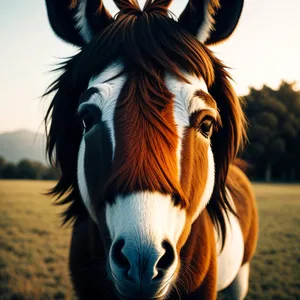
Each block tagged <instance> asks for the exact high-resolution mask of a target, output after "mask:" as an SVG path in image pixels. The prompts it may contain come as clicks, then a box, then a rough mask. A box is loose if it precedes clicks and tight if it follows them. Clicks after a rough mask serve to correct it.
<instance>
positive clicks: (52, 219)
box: [0, 181, 300, 300]
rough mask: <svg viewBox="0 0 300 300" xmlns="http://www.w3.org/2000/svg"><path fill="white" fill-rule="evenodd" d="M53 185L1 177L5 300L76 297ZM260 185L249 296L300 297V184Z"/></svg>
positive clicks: (0, 272)
mask: <svg viewBox="0 0 300 300" xmlns="http://www.w3.org/2000/svg"><path fill="white" fill-rule="evenodd" d="M53 184H54V183H53V182H42V181H0V299H15V300H16V299H26V300H27V299H74V296H73V293H72V287H71V284H70V279H69V273H68V249H69V242H70V229H64V228H60V219H59V212H60V211H61V209H62V208H61V207H55V206H52V205H51V201H50V200H49V198H48V197H46V196H43V195H42V193H44V192H45V191H46V190H47V189H49V188H50V187H51V186H53ZM254 187H255V192H256V195H257V199H258V208H259V214H260V240H259V243H258V250H257V253H256V256H255V258H254V260H253V262H252V266H251V282H250V291H249V294H248V296H247V299H300V185H257V184H256V185H254ZM104 300H105V299H104Z"/></svg>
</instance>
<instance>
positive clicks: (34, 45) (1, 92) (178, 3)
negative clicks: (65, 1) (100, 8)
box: [0, 0, 300, 132]
mask: <svg viewBox="0 0 300 300" xmlns="http://www.w3.org/2000/svg"><path fill="white" fill-rule="evenodd" d="M185 3H186V0H173V5H172V6H171V11H173V12H174V13H175V14H176V15H178V14H179V13H180V12H181V11H182V10H183V7H184V6H185ZM104 4H105V6H106V7H107V8H108V9H109V10H110V11H111V12H112V13H114V12H116V10H115V8H114V6H113V5H112V0H111V1H110V0H106V1H105V0H104ZM0 40H1V46H0V51H1V55H0V132H4V131H12V130H17V129H21V128H24V129H29V130H33V131H35V132H37V131H42V130H43V127H42V126H40V125H41V124H42V119H43V116H44V113H45V111H46V109H47V105H48V103H49V102H45V101H42V100H41V99H40V96H41V95H42V94H43V92H44V91H45V89H46V87H47V86H48V85H49V84H50V83H51V81H52V79H53V78H54V77H53V74H48V72H49V71H50V70H51V69H52V68H53V67H54V66H55V63H57V62H59V59H58V58H63V57H67V56H70V55H72V54H74V53H75V52H76V51H77V49H76V48H75V47H73V46H69V45H68V44H66V43H64V42H62V41H61V40H59V39H58V38H57V37H56V36H55V35H54V33H53V32H52V30H51V28H50V26H49V24H48V20H47V16H46V9H45V4H44V1H42V0H26V1H24V0H14V1H4V0H2V1H0ZM213 50H214V51H215V53H216V54H217V56H218V57H219V58H220V59H222V60H223V61H224V62H225V63H226V65H228V66H230V67H231V68H232V70H231V74H232V76H233V78H234V80H235V82H236V85H235V88H236V91H237V93H238V94H239V95H243V94H246V93H247V92H248V87H249V86H254V87H256V88H259V87H261V86H262V84H267V85H269V86H271V87H273V88H276V87H277V86H278V84H279V83H280V81H281V80H282V79H284V80H286V81H289V82H291V81H297V82H298V87H299V86H300V58H299V56H300V1H299V0H285V1H283V0H245V7H244V10H243V14H242V17H241V20H240V23H239V25H238V28H237V30H236V31H235V32H234V34H233V36H232V37H231V38H230V39H229V40H228V41H226V42H224V43H223V44H222V45H219V46H216V47H214V48H213Z"/></svg>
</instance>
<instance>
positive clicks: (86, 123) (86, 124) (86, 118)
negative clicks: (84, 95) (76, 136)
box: [79, 109, 95, 132]
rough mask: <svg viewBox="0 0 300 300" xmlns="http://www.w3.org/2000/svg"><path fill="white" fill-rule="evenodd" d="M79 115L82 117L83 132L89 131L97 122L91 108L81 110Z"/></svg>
mask: <svg viewBox="0 0 300 300" xmlns="http://www.w3.org/2000/svg"><path fill="white" fill-rule="evenodd" d="M79 116H80V118H81V124H82V130H83V132H88V131H89V130H90V129H91V128H92V127H93V126H94V124H95V118H94V115H93V114H92V113H91V111H90V110H89V109H84V110H83V111H81V112H79Z"/></svg>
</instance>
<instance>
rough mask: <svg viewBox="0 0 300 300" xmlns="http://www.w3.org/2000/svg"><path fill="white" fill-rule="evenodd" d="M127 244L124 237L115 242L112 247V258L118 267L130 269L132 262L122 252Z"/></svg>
mask: <svg viewBox="0 0 300 300" xmlns="http://www.w3.org/2000/svg"><path fill="white" fill-rule="evenodd" d="M124 245H125V241H124V239H122V238H121V239H119V240H117V241H116V242H115V243H114V244H113V248H112V252H111V255H112V259H113V261H114V263H115V264H116V265H118V267H120V268H122V269H129V268H130V263H129V261H128V259H127V258H126V256H125V255H124V254H123V253H122V249H123V247H124Z"/></svg>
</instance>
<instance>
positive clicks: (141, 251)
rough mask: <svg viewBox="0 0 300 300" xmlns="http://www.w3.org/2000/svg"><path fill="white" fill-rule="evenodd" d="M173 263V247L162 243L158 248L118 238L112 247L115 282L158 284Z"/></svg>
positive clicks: (112, 266) (164, 242) (165, 242)
mask: <svg viewBox="0 0 300 300" xmlns="http://www.w3.org/2000/svg"><path fill="white" fill-rule="evenodd" d="M174 261H175V252H174V249H173V246H172V245H171V244H170V243H169V242H168V241H166V240H165V241H163V242H162V243H161V244H160V245H159V246H155V245H151V244H149V243H145V244H140V243H136V241H134V240H133V241H126V240H125V239H124V238H119V239H118V240H116V241H115V242H114V244H113V245H112V250H111V268H112V273H113V276H114V277H115V279H117V281H122V283H124V282H126V281H131V282H132V283H134V284H138V285H139V286H141V285H151V284H152V283H153V282H155V281H156V282H159V281H161V280H162V279H163V277H164V275H165V274H166V273H167V271H168V270H169V269H170V267H171V266H172V265H173V263H174Z"/></svg>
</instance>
